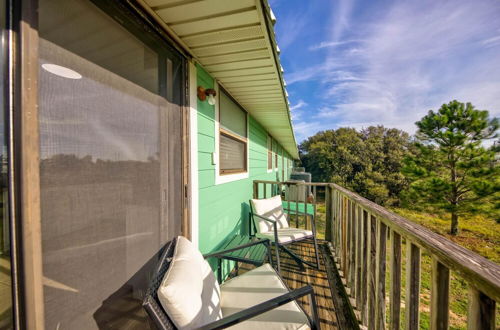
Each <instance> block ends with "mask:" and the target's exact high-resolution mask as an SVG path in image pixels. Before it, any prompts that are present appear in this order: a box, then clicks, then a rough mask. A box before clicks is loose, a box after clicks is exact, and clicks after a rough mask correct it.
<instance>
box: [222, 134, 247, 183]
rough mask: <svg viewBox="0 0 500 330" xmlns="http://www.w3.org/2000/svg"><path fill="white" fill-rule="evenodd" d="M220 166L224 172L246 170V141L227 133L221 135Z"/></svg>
mask: <svg viewBox="0 0 500 330" xmlns="http://www.w3.org/2000/svg"><path fill="white" fill-rule="evenodd" d="M220 154H221V160H220V167H221V170H222V171H223V172H222V173H234V172H243V171H245V170H246V158H247V157H246V143H245V142H243V141H240V140H238V139H235V138H233V137H230V136H226V135H225V134H221V135H220Z"/></svg>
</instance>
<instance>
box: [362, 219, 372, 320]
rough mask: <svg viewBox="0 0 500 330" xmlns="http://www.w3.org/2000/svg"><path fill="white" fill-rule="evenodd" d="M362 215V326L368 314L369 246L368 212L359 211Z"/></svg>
mask: <svg viewBox="0 0 500 330" xmlns="http://www.w3.org/2000/svg"><path fill="white" fill-rule="evenodd" d="M361 213H362V218H361V220H362V223H363V225H362V229H363V230H362V232H361V235H362V240H361V244H362V246H361V253H362V254H361V259H362V262H361V322H362V324H365V325H366V324H367V323H368V313H367V307H368V304H367V299H368V280H367V278H368V275H367V273H368V259H369V257H368V255H369V252H368V247H369V246H370V241H369V235H370V234H369V233H370V231H369V224H370V222H369V220H368V212H366V211H365V210H363V209H362V210H361Z"/></svg>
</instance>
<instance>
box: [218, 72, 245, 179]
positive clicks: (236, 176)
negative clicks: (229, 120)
mask: <svg viewBox="0 0 500 330" xmlns="http://www.w3.org/2000/svg"><path fill="white" fill-rule="evenodd" d="M214 89H215V91H216V93H217V95H219V91H220V89H219V84H218V83H217V82H215V83H214ZM245 113H246V112H245ZM246 116H247V120H246V122H247V143H246V145H247V161H246V164H247V170H246V172H242V173H234V174H224V175H221V174H220V159H219V147H220V146H219V140H220V123H219V98H217V101H216V102H215V121H214V122H215V125H214V126H215V154H214V160H215V184H216V185H218V184H224V183H228V182H233V181H238V180H244V179H248V178H249V172H250V169H249V167H250V135H249V130H248V126H249V125H248V113H246Z"/></svg>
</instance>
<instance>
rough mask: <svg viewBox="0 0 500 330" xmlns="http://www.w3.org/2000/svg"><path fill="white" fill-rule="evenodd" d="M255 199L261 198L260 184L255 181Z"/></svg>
mask: <svg viewBox="0 0 500 330" xmlns="http://www.w3.org/2000/svg"><path fill="white" fill-rule="evenodd" d="M253 198H254V199H258V198H259V183H258V182H255V181H254V182H253Z"/></svg>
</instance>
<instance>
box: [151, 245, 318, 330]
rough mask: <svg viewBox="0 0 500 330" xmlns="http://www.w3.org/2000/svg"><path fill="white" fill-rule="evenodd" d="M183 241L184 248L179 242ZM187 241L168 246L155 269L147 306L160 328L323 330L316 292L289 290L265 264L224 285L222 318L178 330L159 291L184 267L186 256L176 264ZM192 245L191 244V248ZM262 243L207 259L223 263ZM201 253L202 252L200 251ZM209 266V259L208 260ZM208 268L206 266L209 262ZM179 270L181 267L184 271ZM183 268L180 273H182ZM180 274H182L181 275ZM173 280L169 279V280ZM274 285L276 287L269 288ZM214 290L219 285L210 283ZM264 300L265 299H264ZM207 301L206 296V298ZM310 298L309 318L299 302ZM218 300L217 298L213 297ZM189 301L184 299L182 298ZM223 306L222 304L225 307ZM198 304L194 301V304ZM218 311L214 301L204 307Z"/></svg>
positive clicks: (187, 277)
mask: <svg viewBox="0 0 500 330" xmlns="http://www.w3.org/2000/svg"><path fill="white" fill-rule="evenodd" d="M179 242H180V243H179ZM186 242H189V241H187V239H186V238H184V237H181V236H179V237H178V238H176V239H174V240H172V241H171V242H169V243H167V245H166V246H165V248H164V251H163V253H162V255H161V257H160V260H159V263H158V266H157V268H156V270H155V273H154V276H153V278H152V280H151V284H150V286H149V288H148V290H147V292H146V296H145V298H144V300H143V307H144V309H145V310H146V312H147V313H148V315H149V316H150V317H151V319H152V320H153V322H154V324H155V325H156V326H157V328H158V329H162V330H163V329H204V330H205V329H224V328H228V327H231V326H235V328H236V329H252V330H254V329H255V328H262V329H267V328H268V326H266V324H267V325H270V324H272V325H273V329H274V328H276V325H277V324H278V325H279V324H281V323H283V324H284V325H283V328H285V327H286V328H287V329H320V323H319V318H318V312H317V307H316V299H315V296H314V291H313V289H312V287H311V286H309V285H308V286H304V287H302V288H299V289H296V290H293V291H291V290H289V288H288V287H287V286H286V284H285V283H284V281H283V280H282V278H281V277H280V276H279V274H278V273H276V271H275V270H274V269H273V268H272V267H271V266H270V265H269V264H264V265H263V266H261V267H258V268H255V269H252V270H250V271H248V272H246V273H244V274H242V275H240V276H237V277H234V278H232V279H230V280H228V281H226V282H224V283H223V284H222V285H221V286H220V292H219V294H220V296H221V297H220V300H219V305H220V306H219V307H220V308H221V311H222V312H221V315H219V317H216V318H215V319H214V320H212V321H211V322H209V323H206V324H194V323H190V324H188V325H186V324H184V325H183V326H176V321H175V319H174V317H172V314H175V313H173V312H170V313H169V311H167V310H165V308H164V307H163V305H162V301H161V298H160V297H159V295H158V294H159V289H160V288H161V287H162V285H165V283H164V281H165V278H166V277H167V274H169V270H170V272H172V270H171V269H172V268H174V267H176V262H179V263H182V260H184V261H185V260H186V259H185V255H182V258H181V257H179V258H180V259H178V260H180V261H176V257H177V256H178V255H179V254H181V253H182V252H179V251H178V250H179V246H186V244H188V243H186ZM189 244H190V243H189ZM257 244H265V241H264V240H261V241H256V242H251V243H248V244H245V245H242V246H240V247H235V248H232V249H230V250H227V251H217V252H215V253H211V254H208V255H205V256H204V257H205V258H211V257H214V258H219V257H221V256H224V255H225V254H227V253H228V252H231V251H235V250H237V249H245V248H249V247H252V246H254V245H257ZM197 252H198V253H199V251H197ZM198 258H203V257H202V256H201V253H199V257H197V256H195V257H194V259H193V260H189V264H190V265H191V266H192V263H193V262H195V263H196V262H197V260H198ZM202 261H204V260H202ZM204 262H205V263H206V261H204ZM178 269H179V268H178ZM178 269H177V270H178ZM177 275H178V274H177ZM181 275H182V276H181V278H184V279H185V281H189V278H190V276H191V275H192V274H190V273H185V274H181ZM169 279H170V278H167V279H166V281H168V280H169ZM207 279H208V282H211V281H215V282H216V283H217V281H216V280H215V276H213V274H212V276H208V277H206V278H205V279H204V281H203V283H204V284H203V285H205V286H206V285H207ZM271 282H272V283H274V284H273V285H270V284H269V283H271ZM162 283H163V284H162ZM183 284H184V285H187V286H196V283H192V279H191V282H189V283H183ZM208 286H210V287H211V286H215V287H217V288H218V286H217V285H215V284H214V283H209V285H208ZM261 295H263V296H265V297H261ZM204 296H206V294H205V292H203V294H202V297H204ZM304 296H309V303H310V306H311V316H309V315H308V314H307V313H306V312H305V311H304V309H303V308H302V306H301V305H300V304H298V303H297V299H299V298H301V297H304ZM212 297H213V295H212ZM181 298H185V297H179V299H181ZM221 301H222V302H221ZM193 303H194V301H193ZM208 305H211V306H212V308H215V310H216V309H217V308H216V307H217V306H214V301H213V300H212V301H202V306H204V307H205V306H208Z"/></svg>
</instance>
